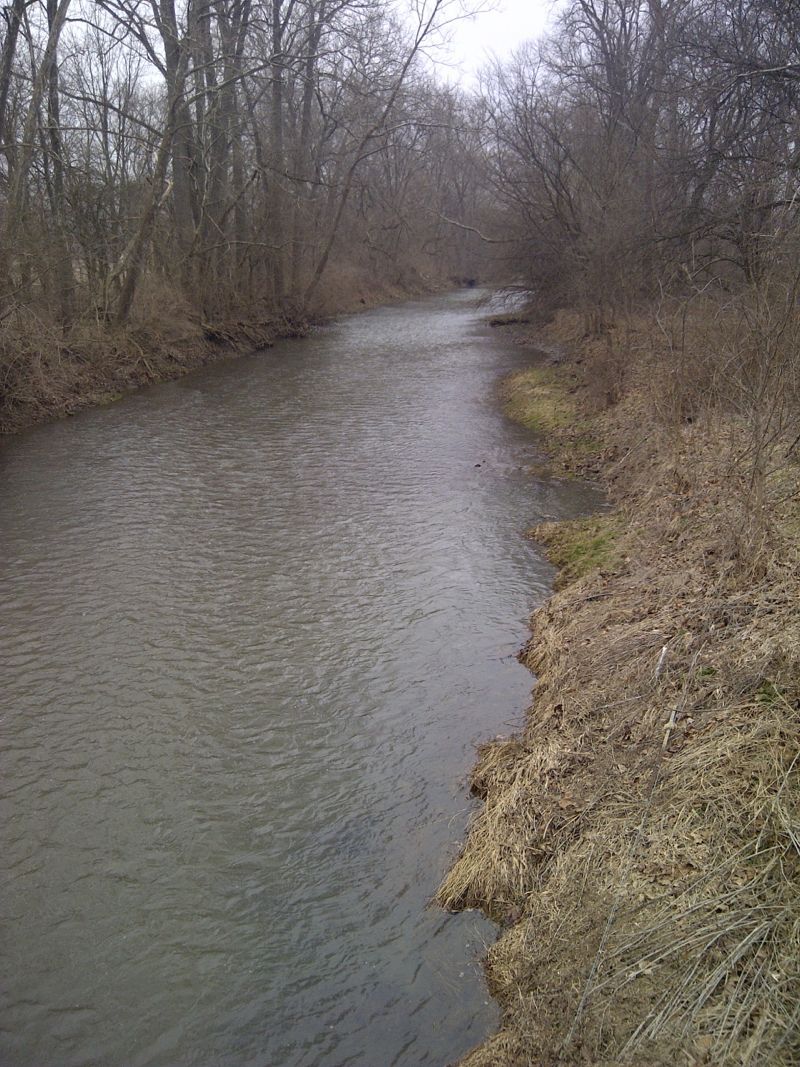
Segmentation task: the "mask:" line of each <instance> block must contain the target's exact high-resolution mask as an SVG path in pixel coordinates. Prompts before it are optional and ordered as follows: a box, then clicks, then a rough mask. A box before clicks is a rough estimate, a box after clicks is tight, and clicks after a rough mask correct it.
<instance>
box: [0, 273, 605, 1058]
mask: <svg viewBox="0 0 800 1067" xmlns="http://www.w3.org/2000/svg"><path fill="white" fill-rule="evenodd" d="M523 361H524V354H523V353H522V352H521V351H520V350H519V349H516V348H515V347H514V346H512V345H510V344H508V342H506V341H503V339H502V338H501V337H498V336H497V335H496V334H490V332H489V331H488V330H487V329H485V328H484V327H482V326H481V325H480V321H479V313H478V312H477V311H476V310H475V307H474V293H469V292H467V293H464V294H456V295H453V296H449V297H445V298H438V299H435V300H427V301H422V302H419V303H417V304H413V305H406V306H403V307H396V308H390V309H383V310H379V311H375V312H370V313H368V314H364V315H362V316H359V317H356V318H349V319H346V320H343V321H341V322H339V323H337V324H335V325H334V326H333V327H331V328H329V329H326V330H324V331H322V332H320V333H319V334H318V335H316V336H314V337H311V338H309V339H307V340H305V341H300V342H287V343H285V344H282V345H279V346H278V347H276V348H275V349H273V350H272V351H270V352H268V353H265V354H261V355H254V356H251V357H247V358H245V359H240V360H238V361H236V362H230V363H225V364H221V365H218V366H216V367H213V368H210V369H208V370H205V371H202V372H200V373H196V374H194V375H192V376H190V377H188V378H186V379H183V380H182V381H180V382H177V383H172V384H167V385H163V386H158V387H156V388H153V389H149V390H146V391H144V392H141V393H138V394H136V395H133V396H130V397H128V398H126V399H125V400H124V401H122V402H120V403H118V404H116V405H114V406H113V407H111V408H107V409H102V410H97V411H92V412H86V413H84V414H83V415H81V416H79V417H78V418H76V419H73V420H68V421H63V422H60V423H57V424H53V425H51V426H47V427H42V428H40V429H37V430H35V431H32V432H30V433H29V434H26V435H24V436H22V437H21V438H19V439H17V440H14V441H10V442H8V443H7V444H5V445H4V446H3V448H2V450H1V451H0V591H1V592H2V604H3V611H2V615H0V656H1V657H2V666H3V695H2V697H0V703H1V705H2V736H3V748H4V755H3V774H2V784H0V795H1V796H2V841H1V842H0V844H1V845H2V854H3V857H4V860H5V880H4V886H3V890H2V901H1V905H2V920H3V933H2V937H3V958H4V961H5V978H4V982H3V990H2V1019H3V1028H2V1031H1V1032H0V1061H1V1062H2V1063H3V1064H13V1065H20V1067H23V1065H36V1067H49V1065H54V1067H55V1065H57V1067H69V1065H73V1064H74V1065H78V1064H80V1065H82V1067H86V1065H89V1064H98V1065H99V1064H103V1065H108V1064H125V1065H126V1067H128V1065H130V1067H138V1065H146V1064H150V1065H167V1064H169V1065H173V1064H174V1065H188V1064H198V1065H199V1064H203V1065H205V1064H208V1065H217V1064H226V1065H227V1064H231V1065H237V1067H239V1065H245V1064H247V1065H251V1064H252V1065H259V1067H266V1065H282V1064H289V1065H292V1067H299V1065H306V1064H307V1065H344V1064H356V1065H373V1067H374V1065H378V1064H406V1065H418V1064H426V1063H431V1064H442V1063H445V1062H447V1061H448V1060H450V1059H452V1058H454V1057H455V1056H457V1055H458V1053H460V1052H462V1051H464V1050H465V1049H467V1048H468V1047H469V1046H470V1045H471V1044H474V1043H475V1042H477V1041H478V1040H480V1039H481V1037H482V1036H484V1035H485V1033H486V1032H487V1031H488V1030H489V1029H490V1027H491V1026H492V1025H493V1022H494V1009H493V1007H492V1006H491V1005H489V1004H487V1003H486V1001H487V999H488V998H487V996H486V993H485V990H484V988H483V985H482V982H481V978H480V974H479V972H478V969H477V967H476V963H475V961H476V959H477V957H478V955H479V951H480V945H481V939H482V938H484V937H487V938H488V937H491V936H492V933H491V928H490V927H488V925H487V924H485V923H484V922H483V921H482V920H480V919H479V918H478V917H477V916H456V917H451V916H444V915H442V914H441V913H440V912H438V911H437V910H435V909H426V904H427V902H428V900H429V899H430V897H431V895H432V893H433V891H434V889H435V886H436V883H437V881H438V879H439V877H440V875H441V873H442V871H443V869H444V866H445V864H446V860H447V857H448V855H450V854H451V853H452V848H453V842H454V841H455V840H457V838H458V836H459V835H460V833H461V832H462V830H463V826H464V821H465V817H466V811H465V807H466V800H465V795H464V790H463V776H464V775H465V773H466V771H467V770H468V767H469V765H470V762H471V751H472V744H473V743H474V741H475V740H476V739H479V738H485V737H487V736H490V735H492V734H493V733H495V732H497V731H498V730H502V729H504V728H507V727H508V726H509V725H510V724H514V723H516V722H518V721H519V719H520V716H521V711H522V708H523V707H524V705H525V701H526V697H527V694H528V689H529V683H530V679H529V676H528V675H527V674H526V672H525V671H524V670H523V669H522V668H521V667H520V666H519V665H518V664H517V663H516V662H515V660H514V658H513V655H512V654H513V652H514V651H515V649H516V647H517V645H519V644H520V643H521V641H522V640H523V637H524V624H525V620H526V617H527V614H528V611H529V609H530V608H531V606H532V605H533V604H534V603H535V602H536V601H537V600H538V599H541V597H542V596H543V594H544V592H545V590H546V586H547V582H548V580H549V574H550V572H549V569H548V568H547V566H546V565H544V564H543V563H542V562H541V560H540V558H539V557H538V555H537V553H536V551H535V549H534V548H533V547H532V546H531V545H530V544H528V543H526V542H525V541H523V540H522V538H521V537H520V533H521V531H522V530H523V529H524V528H525V527H526V526H527V525H528V524H529V523H530V522H532V521H535V520H536V519H537V518H539V517H540V516H543V515H565V514H573V513H576V512H577V511H579V510H581V509H582V507H583V505H585V503H586V499H587V490H580V489H578V488H577V487H575V486H571V487H570V486H564V485H561V484H558V483H536V482H533V481H531V479H530V477H529V476H528V475H527V474H526V473H525V472H524V471H523V470H522V469H520V468H521V467H522V466H523V465H524V464H525V463H526V462H527V460H528V459H529V457H530V456H531V455H533V454H534V451H535V450H534V446H533V445H532V443H531V442H530V440H529V439H528V438H527V437H526V436H525V434H524V433H523V432H522V431H521V430H519V429H518V428H517V427H515V426H514V425H512V424H510V423H509V422H507V421H506V420H505V419H504V418H503V417H502V415H501V414H500V412H499V410H498V408H497V404H496V400H495V397H494V389H493V383H494V382H495V380H496V379H497V378H498V377H499V376H500V375H502V374H504V373H506V372H508V371H509V370H511V369H513V368H514V367H515V366H518V365H520V363H521V362H523Z"/></svg>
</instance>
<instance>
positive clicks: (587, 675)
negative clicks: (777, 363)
mask: <svg viewBox="0 0 800 1067" xmlns="http://www.w3.org/2000/svg"><path fill="white" fill-rule="evenodd" d="M537 341H538V343H539V344H540V345H541V346H543V349H542V350H540V351H539V352H538V353H537V354H536V357H535V365H534V366H533V367H532V368H531V369H530V370H528V371H523V372H521V373H519V374H517V375H515V376H514V377H513V378H512V380H511V381H510V382H509V383H508V386H507V390H508V391H507V402H508V408H509V412H510V413H511V414H512V415H514V416H515V417H516V418H518V419H520V420H521V421H523V422H525V423H526V424H527V425H529V426H530V427H531V428H532V429H534V430H537V431H539V432H541V433H543V434H546V436H547V440H548V442H549V444H550V447H551V449H552V453H553V462H554V465H555V466H556V467H557V468H560V469H561V470H563V471H576V472H599V474H600V476H601V477H602V480H603V481H604V482H605V484H606V486H607V488H608V491H609V497H610V500H611V501H612V504H613V507H612V510H610V511H609V512H607V513H603V514H602V515H599V516H596V517H595V518H593V519H589V520H581V521H578V522H573V523H561V524H547V525H545V526H543V527H540V528H539V529H538V530H536V531H534V532H533V533H534V536H536V537H538V538H539V539H540V540H542V541H544V543H545V544H546V545H547V546H548V549H549V551H550V553H551V555H552V558H553V560H554V562H556V563H557V564H558V565H559V566H560V567H561V572H560V577H559V581H558V591H557V592H556V593H555V594H554V596H553V597H551V599H550V600H549V601H548V602H547V603H546V604H545V605H544V607H542V608H541V609H540V610H539V611H538V612H536V613H535V615H534V617H533V620H532V635H531V638H530V640H529V642H528V644H527V645H526V647H525V649H524V650H523V651H522V653H521V658H522V660H523V662H525V663H526V664H527V665H528V666H529V667H530V668H531V670H532V671H533V672H534V673H535V674H536V677H537V684H536V687H535V689H534V693H533V703H532V705H531V707H530V709H529V712H528V715H527V721H526V725H525V728H524V730H523V731H522V733H521V734H520V735H519V736H516V737H510V738H501V739H497V740H496V741H494V742H492V743H490V744H487V745H485V746H484V747H483V748H482V749H481V751H480V753H479V760H478V763H477V766H476V767H475V769H474V771H473V775H472V788H473V791H474V792H475V793H476V794H477V795H478V796H479V797H480V798H481V799H482V800H483V805H482V807H481V809H480V811H479V812H478V813H477V815H476V817H475V818H474V820H473V822H472V824H471V827H470V830H469V833H468V838H467V841H466V843H465V846H464V848H463V850H462V852H461V854H460V856H459V857H458V859H457V860H456V862H455V863H454V865H453V867H452V868H451V870H450V871H449V873H448V875H447V876H446V878H445V880H444V882H443V884H442V886H441V887H440V890H439V894H438V897H439V901H440V903H441V904H442V905H443V906H444V907H445V908H449V909H460V908H468V907H477V908H482V909H483V910H485V911H486V912H487V913H488V914H489V915H490V916H491V917H492V918H494V919H495V920H496V921H497V922H499V923H500V924H501V925H502V926H503V928H504V929H503V932H502V934H501V936H500V938H499V940H498V941H497V943H496V944H495V945H494V946H492V948H491V949H490V951H489V953H488V957H487V961H486V971H487V977H488V981H489V984H490V988H491V990H492V992H493V994H494V996H495V997H496V998H497V1000H498V1002H499V1003H500V1005H501V1008H502V1013H503V1017H502V1027H501V1030H500V1032H499V1033H498V1034H497V1035H495V1036H494V1037H493V1038H491V1039H490V1040H489V1041H487V1042H486V1043H485V1044H484V1045H482V1046H481V1047H479V1048H478V1049H476V1050H475V1051H474V1052H473V1053H472V1054H471V1055H469V1056H467V1057H466V1058H465V1060H464V1061H463V1064H464V1065H465V1067H484V1065H485V1067H489V1065H492V1067H498V1065H506V1064H507V1065H511V1064H536V1065H538V1067H544V1065H547V1064H555V1063H561V1064H572V1063H574V1064H577V1063H590V1064H616V1063H635V1064H662V1063H663V1064H670V1065H675V1064H687V1065H689V1064H701V1063H705V1064H723V1063H730V1064H734V1063H735V1064H740V1063H741V1064H744V1063H748V1064H760V1063H763V1064H790V1063H796V1062H798V1061H799V1060H800V1035H799V1033H798V1021H799V1020H800V1009H798V1007H797V1005H798V1001H799V998H800V905H799V904H798V901H799V900H800V893H799V892H798V890H800V885H799V884H798V883H799V882H800V862H799V861H800V852H799V846H800V825H799V823H798V815H799V814H800V812H799V810H798V809H799V808H800V804H799V803H798V788H797V786H798V782H797V764H798V762H800V761H799V760H798V752H800V612H798V604H800V566H799V564H800V560H799V556H800V553H798V532H800V521H799V519H800V515H799V509H798V497H797V489H798V468H797V465H796V463H795V462H794V460H793V455H794V454H793V453H792V452H791V450H789V454H788V455H787V449H786V442H785V441H781V442H780V443H779V444H776V447H775V449H774V454H773V455H772V460H773V461H774V462H773V463H772V464H771V465H770V467H769V469H770V470H771V472H772V473H771V476H770V477H769V478H768V479H766V480H765V482H764V487H763V489H764V491H763V493H760V494H759V495H758V496H757V497H756V500H757V503H756V504H754V500H753V494H752V492H751V491H750V489H751V488H752V472H751V471H750V470H749V469H747V463H746V461H745V460H744V459H743V457H746V455H747V452H746V450H743V449H742V447H741V444H742V438H743V436H746V434H747V432H748V428H747V427H745V426H742V425H740V424H737V422H736V420H735V419H732V418H728V419H720V418H716V419H705V418H700V417H693V418H690V419H685V418H684V419H681V420H680V421H675V420H665V419H663V418H660V417H659V410H660V408H659V404H660V401H661V399H663V395H664V383H663V380H662V379H661V378H660V373H661V372H660V369H659V363H658V359H657V358H650V357H648V356H647V355H645V354H643V353H646V352H650V353H651V354H653V355H654V357H657V353H653V349H652V348H651V347H650V346H648V345H645V344H643V343H639V342H641V341H642V337H641V335H637V334H636V331H635V330H634V331H633V332H629V334H628V335H627V336H626V338H625V345H626V346H627V349H628V351H629V352H630V353H631V357H630V361H629V364H628V367H627V372H626V383H625V388H624V390H619V391H618V395H617V396H616V397H615V398H614V399H615V400H616V402H614V403H610V404H609V400H610V399H611V395H610V393H609V392H608V384H609V382H610V383H611V384H612V385H613V384H614V366H613V362H612V366H611V367H609V366H608V365H607V363H608V360H607V356H608V352H609V350H610V349H609V347H608V346H605V345H604V346H603V349H602V351H598V343H596V342H592V341H588V340H586V339H585V338H582V337H581V336H580V331H579V330H578V329H577V327H576V323H575V321H574V320H572V321H570V320H569V319H566V320H564V319H562V320H561V321H560V322H558V323H557V324H556V325H555V326H554V327H552V328H551V329H550V330H549V331H546V332H545V333H544V334H540V335H539V336H538V338H537ZM636 352H638V353H639V354H638V355H634V353H636ZM600 394H603V395H602V396H601V395H600Z"/></svg>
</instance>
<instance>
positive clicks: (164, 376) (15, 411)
mask: <svg viewBox="0 0 800 1067" xmlns="http://www.w3.org/2000/svg"><path fill="white" fill-rule="evenodd" d="M439 291H442V289H441V287H436V286H431V287H429V288H428V289H425V290H421V289H407V290H402V291H401V290H399V289H392V288H386V289H383V290H381V291H380V292H363V293H362V294H360V295H359V296H358V297H356V298H354V299H353V300H352V301H348V302H346V303H343V304H341V306H339V305H337V306H335V307H332V308H327V309H326V310H325V312H324V313H323V314H320V315H311V316H309V317H307V318H306V317H292V316H287V315H275V314H273V315H271V316H269V317H265V318H263V319H257V320H250V319H247V320H245V319H242V320H235V321H230V322H225V323H207V322H203V321H201V320H200V319H199V318H197V317H196V316H194V317H190V316H188V315H185V314H184V315H176V317H175V319H174V321H172V322H170V323H166V322H158V323H155V322H142V323H139V324H136V325H132V326H130V327H128V328H126V329H117V330H115V329H112V328H111V327H106V326H103V325H101V324H98V323H81V324H78V325H76V327H75V328H74V329H73V330H72V331H71V332H70V333H69V334H68V335H67V336H62V335H60V334H59V333H57V331H54V330H51V331H50V332H49V333H48V332H47V331H46V330H44V329H43V332H42V336H41V337H40V338H39V339H38V340H37V343H36V344H35V345H31V344H30V343H29V340H30V339H29V338H25V341H26V345H21V346H20V351H19V354H18V356H17V358H16V360H12V361H10V363H9V365H7V366H4V367H3V368H2V369H3V371H4V374H3V380H2V381H0V443H2V441H3V440H4V439H5V438H10V437H13V436H14V435H16V434H18V433H23V432H24V431H26V430H29V429H32V428H33V427H34V426H39V425H42V424H44V423H48V422H53V421H55V420H57V419H62V418H69V417H71V416H73V415H77V414H78V413H79V412H81V411H85V410H87V409H89V408H93V407H103V406H106V405H109V404H113V403H114V402H115V401H117V400H120V399H121V398H122V397H123V396H126V395H128V394H129V393H132V392H136V391H138V390H139V389H143V388H146V387H147V386H150V385H157V384H159V383H161V382H168V381H175V380H176V379H178V378H182V377H184V376H185V375H186V374H189V373H191V372H192V371H194V370H197V369H199V368H200V367H204V366H207V365H208V364H210V363H217V362H222V361H223V360H230V359H236V358H238V357H239V356H244V355H251V354H253V353H256V352H262V351H266V350H268V349H270V348H272V347H273V346H274V345H275V344H277V343H278V342H279V341H285V340H291V339H293V338H302V337H306V336H308V334H309V333H310V332H311V331H312V330H314V329H315V328H318V327H321V326H324V325H326V323H328V322H331V321H332V320H333V319H335V318H336V317H337V316H339V315H354V314H358V313H359V312H362V311H369V310H372V309H374V308H377V307H381V306H388V305H390V304H392V303H397V302H400V301H403V300H413V299H414V298H415V297H420V296H423V295H429V294H430V295H433V294H434V293H436V292H439Z"/></svg>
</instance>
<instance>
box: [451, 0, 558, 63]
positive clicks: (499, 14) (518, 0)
mask: <svg viewBox="0 0 800 1067" xmlns="http://www.w3.org/2000/svg"><path fill="white" fill-rule="evenodd" d="M493 6H494V7H495V8H496V10H494V11H487V12H485V13H484V14H482V15H475V16H474V17H472V18H470V19H465V20H463V21H462V22H459V23H457V24H456V25H455V26H454V27H453V28H452V62H453V64H454V77H453V80H456V79H457V80H460V81H462V82H464V83H465V84H469V83H470V82H471V81H472V79H473V78H474V76H475V72H476V71H477V70H478V69H479V68H480V67H481V66H483V65H484V64H485V62H486V60H487V58H488V57H489V56H490V55H496V56H500V57H504V56H507V55H508V54H509V53H510V52H511V51H512V50H513V49H514V48H516V47H517V45H519V44H521V43H522V42H523V41H528V40H532V39H533V38H534V37H539V36H541V34H542V32H543V30H545V28H546V27H547V24H548V20H549V18H550V16H551V13H552V9H553V0H496V3H495V4H494V5H493ZM459 72H460V76H459Z"/></svg>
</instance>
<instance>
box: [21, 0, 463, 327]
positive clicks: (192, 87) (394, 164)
mask: <svg viewBox="0 0 800 1067" xmlns="http://www.w3.org/2000/svg"><path fill="white" fill-rule="evenodd" d="M411 10H412V14H411V15H409V14H408V12H407V11H406V10H405V8H404V7H403V8H402V9H401V7H399V6H398V5H396V4H395V3H392V2H391V0H264V2H259V0H97V2H92V3H90V2H86V0H13V2H12V3H7V4H6V5H5V6H4V8H3V11H2V15H3V21H4V25H3V26H2V32H3V37H2V49H1V51H0V207H1V209H2V217H1V219H0V329H3V328H4V329H5V330H6V335H7V337H8V336H9V330H11V329H13V328H14V327H15V326H16V327H24V326H25V324H26V323H29V322H31V321H34V320H35V321H38V322H40V323H41V322H44V323H46V324H52V323H54V322H57V324H58V325H59V327H60V328H61V329H62V330H69V328H70V327H71V326H72V325H74V324H75V323H76V322H80V321H84V322H85V321H86V320H87V319H91V320H94V321H96V322H103V323H108V324H111V325H112V326H113V325H117V326H120V325H125V324H127V323H128V322H129V321H130V320H131V317H132V316H134V317H135V316H136V315H137V314H139V315H140V316H141V315H142V314H144V315H150V316H153V315H157V314H158V313H159V309H161V313H162V314H164V313H166V314H169V313H170V309H172V310H173V311H174V308H175V306H176V304H180V305H181V306H182V307H186V308H188V309H190V311H191V312H192V313H196V315H197V316H199V317H200V318H201V319H202V320H207V321H210V322H224V321H226V320H230V319H232V318H237V317H238V318H242V317H244V318H254V317H258V316H259V315H260V316H269V315H270V314H275V313H281V314H289V315H292V314H295V315H302V314H304V313H305V312H306V311H307V310H308V309H309V308H310V307H311V308H314V307H316V306H324V305H325V304H326V302H327V303H330V304H332V305H333V306H336V305H337V303H342V302H345V303H346V301H347V298H348V295H349V297H350V298H351V299H352V297H353V296H354V295H355V293H356V292H358V291H359V287H364V286H366V287H367V288H368V287H369V285H370V284H373V285H375V284H378V283H385V284H388V285H391V284H394V285H398V286H400V287H402V286H404V285H406V286H413V285H415V284H416V285H420V284H424V283H426V282H427V283H430V281H431V280H437V279H439V278H441V277H443V276H446V275H447V274H453V273H454V274H459V273H468V272H469V270H470V267H469V262H468V261H469V260H470V258H471V257H472V258H474V246H475V244H476V239H475V238H474V235H470V233H469V232H468V231H467V230H464V229H461V228H459V226H457V225H454V223H458V222H463V221H464V220H465V219H466V218H467V216H468V215H469V214H470V213H471V212H472V211H473V210H474V198H475V197H476V196H477V195H478V194H477V186H476V183H475V181H474V176H473V170H474V160H475V153H474V149H473V144H474V142H475V138H476V134H475V133H474V132H473V133H470V132H469V131H468V125H467V124H465V122H464V121H463V116H464V112H465V108H466V106H467V105H466V104H465V102H464V101H463V99H462V98H461V97H460V95H459V93H458V92H456V91H454V90H451V89H448V88H443V87H442V86H440V85H437V84H436V83H435V81H434V79H433V77H432V75H431V73H430V71H431V67H430V64H429V62H428V61H427V59H426V53H427V51H428V50H429V49H430V47H431V46H432V45H433V44H435V42H436V40H437V39H438V35H439V34H440V32H441V30H442V28H443V27H444V26H446V25H447V23H448V21H449V20H450V19H451V18H452V17H454V15H455V14H457V12H454V11H453V9H452V3H451V2H450V0H426V2H423V3H419V4H416V5H414V6H413V8H412V9H411ZM446 220H452V221H446ZM470 246H472V247H470Z"/></svg>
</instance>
